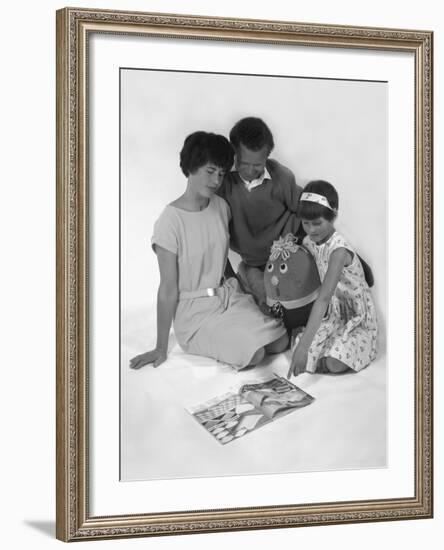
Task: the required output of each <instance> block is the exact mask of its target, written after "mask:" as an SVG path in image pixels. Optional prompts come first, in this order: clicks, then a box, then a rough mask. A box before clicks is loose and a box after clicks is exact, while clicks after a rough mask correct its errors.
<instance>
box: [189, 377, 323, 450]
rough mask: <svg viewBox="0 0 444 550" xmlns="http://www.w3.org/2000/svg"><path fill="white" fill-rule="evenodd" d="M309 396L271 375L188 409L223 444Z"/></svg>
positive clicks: (302, 403) (308, 400) (306, 401)
mask: <svg viewBox="0 0 444 550" xmlns="http://www.w3.org/2000/svg"><path fill="white" fill-rule="evenodd" d="M313 399H314V398H313V397H312V396H311V395H309V394H308V393H306V392H305V391H303V390H301V389H300V388H298V387H297V386H295V385H294V384H292V383H291V382H289V381H288V380H286V379H285V378H282V377H280V376H277V375H274V376H273V377H272V378H269V379H267V380H262V381H252V382H251V383H248V384H243V385H242V386H241V387H240V388H239V389H238V390H237V391H236V390H234V391H232V392H228V393H225V394H223V395H220V396H216V397H214V398H213V399H211V400H209V401H206V402H205V403H201V404H199V405H196V406H194V407H190V408H188V409H187V410H188V412H189V413H190V414H192V415H193V416H194V418H195V419H196V420H197V421H198V422H199V424H200V425H201V426H202V427H203V428H205V430H206V431H207V432H208V433H210V434H211V435H212V436H213V437H214V438H215V439H216V440H217V441H218V442H219V443H221V444H222V445H225V444H226V443H230V442H231V441H234V440H236V439H238V438H240V437H243V436H244V435H246V434H247V433H249V432H251V431H253V430H256V429H258V428H260V427H261V426H263V425H265V424H268V423H269V422H272V421H274V420H276V419H277V418H279V417H281V416H284V415H285V414H288V413H290V412H292V411H294V410H296V409H299V408H301V407H305V406H306V405H308V404H310V403H311V402H312V401H313Z"/></svg>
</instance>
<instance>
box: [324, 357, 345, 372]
mask: <svg viewBox="0 0 444 550" xmlns="http://www.w3.org/2000/svg"><path fill="white" fill-rule="evenodd" d="M320 361H322V362H323V365H322V366H323V367H324V368H325V369H326V370H327V372H331V373H332V374H340V373H342V372H345V371H348V370H350V367H348V366H347V365H346V364H345V363H343V362H342V361H339V359H335V358H334V357H323V358H322V359H321V360H320ZM324 372H325V371H324Z"/></svg>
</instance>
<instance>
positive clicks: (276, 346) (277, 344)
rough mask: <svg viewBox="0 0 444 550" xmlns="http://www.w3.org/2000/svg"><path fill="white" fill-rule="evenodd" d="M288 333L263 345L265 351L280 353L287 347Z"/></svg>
mask: <svg viewBox="0 0 444 550" xmlns="http://www.w3.org/2000/svg"><path fill="white" fill-rule="evenodd" d="M288 342H289V340H288V334H287V333H285V334H284V335H283V336H281V337H280V338H278V339H277V340H275V341H274V342H271V344H267V345H266V346H265V352H266V353H270V354H271V353H282V352H283V351H285V350H286V349H287V348H288Z"/></svg>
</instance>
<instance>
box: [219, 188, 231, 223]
mask: <svg viewBox="0 0 444 550" xmlns="http://www.w3.org/2000/svg"><path fill="white" fill-rule="evenodd" d="M215 198H216V199H217V202H218V204H219V208H220V210H221V211H222V213H223V216H224V219H225V220H226V221H227V223H228V222H230V221H231V208H230V205H229V204H228V202H227V201H226V200H225V199H224V198H223V197H221V196H217V195H216V197H215Z"/></svg>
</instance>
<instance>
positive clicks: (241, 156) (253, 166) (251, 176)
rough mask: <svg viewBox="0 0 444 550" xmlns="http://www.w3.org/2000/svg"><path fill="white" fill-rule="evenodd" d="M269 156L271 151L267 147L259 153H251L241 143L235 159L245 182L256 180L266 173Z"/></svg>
mask: <svg viewBox="0 0 444 550" xmlns="http://www.w3.org/2000/svg"><path fill="white" fill-rule="evenodd" d="M269 154H270V151H269V148H268V147H267V145H264V146H263V147H262V149H259V150H258V151H251V150H250V149H247V148H246V147H245V145H243V144H242V143H241V144H239V147H238V149H237V150H236V155H235V158H234V165H235V168H236V170H237V171H238V172H239V175H240V176H241V177H242V178H243V179H244V180H246V181H252V180H255V179H256V178H258V177H260V176H262V174H263V173H264V169H265V162H266V160H267V158H268V155H269Z"/></svg>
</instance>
